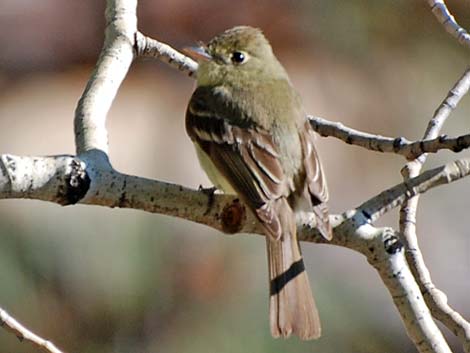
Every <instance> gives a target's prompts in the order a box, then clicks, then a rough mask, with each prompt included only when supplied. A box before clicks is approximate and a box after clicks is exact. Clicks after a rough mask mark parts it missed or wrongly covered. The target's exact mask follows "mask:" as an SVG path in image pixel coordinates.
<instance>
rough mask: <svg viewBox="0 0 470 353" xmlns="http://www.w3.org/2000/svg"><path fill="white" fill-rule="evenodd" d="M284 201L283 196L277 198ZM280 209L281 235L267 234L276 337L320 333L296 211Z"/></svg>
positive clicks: (308, 336)
mask: <svg viewBox="0 0 470 353" xmlns="http://www.w3.org/2000/svg"><path fill="white" fill-rule="evenodd" d="M278 201H281V200H278ZM283 202H285V204H284V205H280V206H281V208H284V207H283V206H286V207H288V209H284V210H283V211H284V212H279V213H278V215H279V217H280V223H281V226H282V236H281V239H279V240H275V239H273V238H272V237H269V236H267V237H266V242H267V251H268V267H269V284H270V292H269V295H270V300H269V319H270V326H271V333H272V335H273V337H276V338H277V337H283V338H287V337H289V336H290V335H291V334H294V335H297V336H299V338H301V339H303V340H308V339H316V338H318V337H320V334H321V328H320V318H319V316H318V310H317V308H316V305H315V301H314V299H313V295H312V291H311V289H310V284H309V281H308V276H307V273H306V272H305V268H304V263H303V259H302V255H301V253H300V247H299V243H298V241H297V233H296V231H297V229H296V222H295V215H294V212H292V210H291V209H290V207H289V205H288V204H287V200H285V199H284V200H283Z"/></svg>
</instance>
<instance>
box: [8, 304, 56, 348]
mask: <svg viewBox="0 0 470 353" xmlns="http://www.w3.org/2000/svg"><path fill="white" fill-rule="evenodd" d="M0 326H3V327H4V328H5V329H6V330H8V331H10V332H11V333H13V334H14V335H15V336H16V337H18V339H19V340H20V341H26V342H30V343H31V344H33V345H34V346H36V347H38V348H39V349H41V350H43V351H45V352H48V353H63V352H62V351H61V350H60V349H59V348H57V347H56V346H55V345H54V343H52V342H51V341H48V340H45V339H44V338H42V337H40V336H38V335H37V334H35V333H34V332H32V331H30V330H28V329H27V328H26V327H24V326H23V325H22V324H20V323H19V322H18V321H17V320H15V319H14V318H13V317H12V316H10V314H8V313H7V312H6V311H5V310H3V309H2V308H0Z"/></svg>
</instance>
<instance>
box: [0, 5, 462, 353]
mask: <svg viewBox="0 0 470 353" xmlns="http://www.w3.org/2000/svg"><path fill="white" fill-rule="evenodd" d="M448 5H449V7H450V9H451V10H452V11H453V12H454V13H455V15H456V17H457V20H459V21H460V23H461V24H462V25H463V26H465V25H467V28H468V27H470V20H469V18H470V5H469V3H468V2H462V1H457V0H454V1H449V2H448ZM103 12H104V1H95V0H82V1H65V2H64V1H59V0H43V1H27V0H21V1H18V0H16V1H15V0H0V48H2V49H1V50H0V153H12V154H20V155H21V154H31V155H45V154H62V153H70V154H71V153H74V145H73V131H72V130H73V128H72V126H73V125H72V124H73V111H74V108H75V104H76V102H77V100H78V98H79V96H80V94H81V92H82V90H83V88H84V85H85V83H86V81H87V78H88V75H89V74H90V71H91V69H92V66H93V64H94V62H95V60H96V58H97V55H98V53H99V50H100V48H101V45H102V40H103V27H104V19H103V16H104V15H103ZM138 13H139V28H140V29H141V30H142V31H143V32H144V33H146V34H149V35H151V36H153V37H155V38H157V39H160V40H162V41H165V42H167V43H169V44H171V45H173V46H175V47H177V48H180V47H182V46H185V45H188V44H192V43H194V42H196V41H198V40H208V39H210V38H211V37H212V36H213V35H214V34H216V33H218V32H220V31H222V30H224V29H226V28H228V27H231V26H233V25H236V24H249V25H254V26H257V27H260V28H262V29H263V30H264V32H265V34H266V35H267V37H268V38H270V40H271V42H272V44H273V47H274V50H275V51H276V53H277V54H278V56H279V58H280V59H281V61H282V62H283V63H284V64H285V66H286V68H287V70H288V71H289V73H290V75H291V78H292V81H293V83H294V85H295V86H296V88H297V90H298V91H299V92H300V94H301V95H302V97H303V100H304V104H305V106H306V109H307V111H308V112H309V113H311V114H315V115H319V116H322V117H325V118H327V119H330V120H335V121H341V122H342V123H344V124H346V125H348V126H352V127H355V128H357V129H361V130H365V131H369V132H373V133H379V134H383V135H388V136H405V137H407V138H409V139H416V138H419V137H420V136H421V135H422V134H423V131H424V127H425V125H426V124H427V121H428V120H429V118H430V117H431V116H432V113H433V111H434V109H435V108H436V107H437V106H438V104H439V103H440V101H441V100H442V99H443V98H444V96H445V95H446V94H447V91H448V90H449V88H450V87H451V86H452V84H453V83H454V82H455V81H456V79H457V78H458V77H459V75H460V74H461V73H462V72H463V70H464V69H465V67H466V65H467V64H468V55H469V52H468V50H466V49H465V48H463V47H461V46H460V45H459V44H458V43H457V42H456V41H455V40H454V39H452V38H451V37H450V36H449V35H448V34H447V33H445V31H444V30H443V28H442V27H441V26H440V25H439V24H438V23H437V21H436V20H435V18H434V17H433V15H432V14H431V12H430V10H429V9H428V7H427V3H426V2H425V1H404V0H401V1H373V0H370V1H360V0H353V1H348V2H344V1H332V0H319V1H307V0H305V1H268V0H263V1H256V2H254V1H249V0H239V1H233V2H231V1H215V0H214V1H209V0H207V1H197V2H196V1H189V0H172V1H170V0H166V1H165V0H159V1H157V0H154V1H149V0H146V1H140V5H139V11H138ZM193 88H194V82H193V81H192V80H191V79H189V78H187V77H186V76H184V75H182V74H181V73H179V72H177V71H175V70H172V69H171V68H169V67H167V66H166V65H164V64H161V63H158V62H154V61H152V60H146V61H144V60H140V61H138V62H136V63H135V64H134V65H133V67H132V69H131V72H130V74H129V76H128V77H127V79H126V80H125V82H124V84H123V86H122V88H121V90H120V92H119V94H118V96H117V98H116V100H115V103H114V105H113V107H112V110H111V112H110V114H109V117H108V128H109V138H110V158H111V161H112V163H113V165H114V167H115V168H117V169H118V170H120V171H123V172H126V173H131V174H136V175H140V176H145V177H149V178H154V179H161V180H167V181H172V182H175V183H181V184H184V185H188V186H192V187H197V186H198V185H199V184H203V185H206V186H207V185H209V182H208V180H207V179H206V177H205V176H204V174H203V172H202V171H201V170H200V168H199V166H198V164H197V161H196V158H195V154H194V151H193V148H192V146H191V143H190V142H189V139H188V138H187V137H186V135H185V132H184V124H183V119H184V111H185V108H186V103H187V101H188V99H189V97H190V94H191V92H192V90H193ZM469 113H470V101H469V100H468V98H467V99H464V101H463V102H462V103H461V105H460V106H459V107H458V109H457V111H456V112H455V113H454V114H453V115H452V118H451V120H450V121H449V122H448V123H447V124H446V126H445V129H444V131H443V132H444V133H446V134H449V135H455V134H463V133H468V126H469V125H468V124H469V123H468V116H469ZM318 145H319V149H320V152H321V155H322V157H323V160H324V163H325V165H326V172H327V176H328V181H329V186H330V194H331V202H330V205H331V209H332V211H333V212H341V211H344V210H346V209H348V208H352V207H354V206H356V205H358V204H359V203H360V202H362V201H364V200H365V199H367V198H369V197H371V196H373V195H375V194H376V193H378V192H379V191H381V190H383V189H384V188H386V187H388V186H391V185H393V184H396V183H398V182H400V181H401V178H400V173H399V171H400V168H401V167H402V165H403V163H404V160H403V159H402V158H400V157H397V156H393V155H382V154H378V153H373V152H367V151H365V150H362V149H359V148H357V147H352V146H348V145H345V144H344V143H342V142H339V141H337V140H334V139H332V138H329V139H323V138H321V139H319V142H318ZM463 154H467V153H466V152H463ZM455 158H456V156H454V155H453V154H451V153H448V152H444V153H441V154H439V156H432V157H431V158H430V160H429V165H428V166H427V167H430V166H435V165H439V164H441V163H443V162H445V161H449V160H451V159H455ZM468 183H469V182H468V180H463V181H461V182H459V183H456V184H452V185H451V186H447V187H442V188H439V189H436V190H433V191H432V192H430V193H429V194H426V195H425V196H424V197H423V198H422V201H421V207H420V209H419V214H418V217H419V220H418V230H419V232H420V241H421V245H422V249H423V252H424V255H425V258H426V260H427V262H428V265H429V268H430V270H431V272H432V274H433V278H434V280H435V283H436V284H437V285H438V286H439V287H440V288H442V289H443V290H444V291H445V292H446V293H447V294H448V296H449V300H450V303H451V304H452V305H454V306H455V307H456V308H457V309H458V310H460V311H461V313H462V314H464V315H465V316H467V317H469V316H470V309H469V306H468V293H469V291H470V281H469V279H468V278H469V273H470V260H469V257H468V253H469V251H470V240H469V234H468V233H469V232H468V225H469V219H468V209H469V206H470V201H469V196H470V192H469V184H468ZM380 224H381V225H385V224H386V225H393V226H396V224H397V222H396V213H395V212H393V213H392V214H391V215H389V216H387V217H385V218H384V219H383V220H381V222H380ZM303 250H304V254H305V258H306V264H307V267H308V272H309V275H310V278H311V282H312V285H313V287H314V292H315V295H316V297H317V302H318V305H319V308H320V313H321V316H322V320H323V337H322V338H321V339H320V340H319V341H318V342H299V341H298V340H297V339H291V340H288V341H281V340H272V339H271V338H270V334H269V328H268V323H267V312H268V311H267V278H266V277H267V275H266V259H265V254H264V252H265V249H264V241H263V240H262V239H261V238H259V237H251V236H222V235H220V234H219V233H217V232H215V231H213V230H211V229H208V228H206V227H203V226H199V225H195V224H192V223H189V222H185V221H181V220H175V219H172V218H169V217H165V216H159V215H152V214H146V213H143V212H137V211H132V210H119V209H114V210H111V209H105V208H99V207H90V206H73V207H65V208H63V207H59V206H57V205H54V204H46V203H43V202H38V201H24V200H3V201H1V202H0V307H3V308H5V309H7V310H8V311H9V312H10V313H12V314H14V316H15V317H17V318H18V319H20V320H21V321H22V322H24V323H25V324H27V325H28V326H29V327H30V328H32V329H34V330H35V331H36V332H37V333H39V334H41V335H43V336H45V337H47V338H49V339H51V340H53V341H54V342H55V343H56V344H57V345H58V346H59V347H61V348H63V349H64V350H66V351H68V352H82V353H84V352H86V353H88V352H90V353H92V352H174V353H180V352H194V353H198V352H220V353H224V352H250V353H258V352H259V353H261V352H299V353H300V352H322V353H328V352H344V353H349V352H398V351H400V352H414V351H415V348H414V347H413V346H412V345H411V344H410V342H409V340H408V338H407V337H406V334H405V331H404V328H403V326H402V324H401V321H400V318H399V316H398V314H397V312H396V310H395V308H394V307H393V305H392V301H391V298H390V296H389V295H388V293H387V291H386V289H385V288H384V286H383V285H382V284H381V282H380V279H379V277H378V276H377V274H376V273H375V272H374V270H373V269H371V268H370V266H369V265H368V264H367V262H366V261H365V258H364V257H362V256H361V255H359V254H357V253H354V252H352V251H348V250H345V249H340V248H337V247H333V246H324V245H312V244H304V245H303ZM445 332H446V331H445ZM446 334H448V332H446ZM452 342H453V344H455V342H454V341H453V340H452ZM456 347H459V346H458V345H456ZM459 350H460V348H458V349H457V351H459ZM34 351H36V350H34V349H32V348H31V347H30V346H29V345H27V344H22V343H19V342H18V341H17V340H16V338H15V337H14V336H12V335H10V334H8V333H7V332H6V331H2V330H0V352H34Z"/></svg>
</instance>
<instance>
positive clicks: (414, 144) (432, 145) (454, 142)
mask: <svg viewBox="0 0 470 353" xmlns="http://www.w3.org/2000/svg"><path fill="white" fill-rule="evenodd" d="M466 84H467V89H468V86H470V79H468V80H467V82H466ZM448 109H451V108H450V106H449V107H448ZM309 119H310V123H311V125H312V127H313V129H314V130H315V131H316V132H317V133H319V134H320V135H321V136H324V137H326V136H331V137H335V138H338V139H340V140H341V141H344V142H346V143H348V144H350V145H355V146H359V147H363V148H366V149H368V150H370V151H376V152H386V153H395V154H399V155H402V156H404V157H405V158H406V159H408V160H412V159H415V158H416V157H418V156H420V155H422V154H423V153H436V152H438V151H440V150H444V149H447V150H451V151H453V152H460V151H462V150H464V149H467V148H469V147H470V134H466V135H462V136H458V137H448V136H445V135H442V136H439V137H436V138H424V139H423V140H417V141H409V140H407V139H406V138H404V137H396V138H393V137H385V136H380V135H374V134H369V133H366V132H362V131H358V130H354V129H352V128H350V127H347V126H344V125H343V124H341V123H338V122H332V121H328V120H326V119H323V118H320V117H312V116H310V117H309Z"/></svg>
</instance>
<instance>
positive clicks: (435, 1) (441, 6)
mask: <svg viewBox="0 0 470 353" xmlns="http://www.w3.org/2000/svg"><path fill="white" fill-rule="evenodd" d="M426 1H427V2H428V4H429V6H430V7H431V11H432V13H433V14H434V16H436V18H437V20H438V21H439V23H440V24H441V25H443V26H444V28H445V30H446V31H447V32H448V33H450V34H451V35H452V37H454V38H456V39H457V40H458V42H459V43H460V44H462V45H464V46H466V47H467V48H470V34H468V32H467V31H466V30H465V29H464V28H462V27H461V26H460V25H459V24H458V23H457V21H456V20H455V18H454V16H452V14H451V13H450V12H449V10H448V9H447V6H446V4H445V2H444V0H426Z"/></svg>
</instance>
